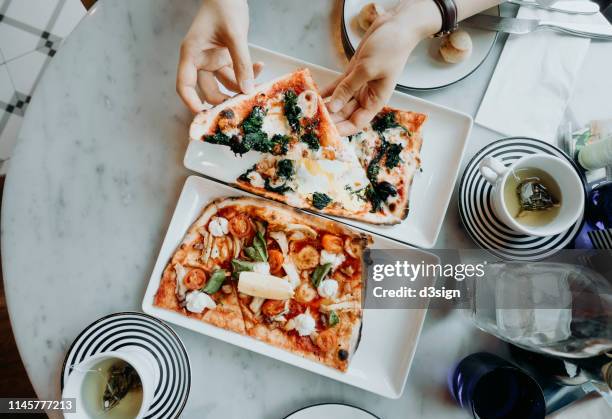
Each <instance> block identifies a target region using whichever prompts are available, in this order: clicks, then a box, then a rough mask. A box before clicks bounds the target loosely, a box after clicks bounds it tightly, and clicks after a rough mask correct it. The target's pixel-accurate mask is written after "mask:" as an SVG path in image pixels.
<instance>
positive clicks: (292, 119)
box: [283, 90, 302, 134]
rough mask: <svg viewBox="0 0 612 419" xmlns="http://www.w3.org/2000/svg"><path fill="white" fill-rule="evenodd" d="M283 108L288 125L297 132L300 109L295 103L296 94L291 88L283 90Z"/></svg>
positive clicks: (298, 130) (298, 129)
mask: <svg viewBox="0 0 612 419" xmlns="http://www.w3.org/2000/svg"><path fill="white" fill-rule="evenodd" d="M283 110H284V111H285V117H286V118H287V122H289V126H290V127H291V130H292V131H293V132H295V133H297V134H299V132H300V119H299V117H300V113H302V110H301V109H300V107H299V106H298V104H297V95H296V94H295V92H294V91H293V90H287V91H286V92H285V103H284V105H283Z"/></svg>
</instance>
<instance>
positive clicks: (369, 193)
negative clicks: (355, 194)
mask: <svg viewBox="0 0 612 419" xmlns="http://www.w3.org/2000/svg"><path fill="white" fill-rule="evenodd" d="M364 195H365V197H366V199H367V200H368V201H370V203H371V204H372V209H371V210H370V212H378V211H380V209H381V208H382V203H383V201H382V200H381V199H380V196H378V194H377V193H376V190H375V189H374V186H372V185H368V186H367V187H366V189H365V193H364Z"/></svg>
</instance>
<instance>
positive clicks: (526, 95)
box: [476, 7, 602, 143]
mask: <svg viewBox="0 0 612 419" xmlns="http://www.w3.org/2000/svg"><path fill="white" fill-rule="evenodd" d="M517 17H519V18H526V19H546V20H553V21H574V22H601V21H600V20H599V19H600V18H602V17H601V15H599V14H598V15H595V16H582V15H568V14H565V13H555V12H549V11H546V10H539V9H534V8H529V7H521V8H520V9H519V12H518V15H517ZM589 44H590V40H589V39H587V38H579V37H574V36H567V35H560V34H557V33H554V32H550V31H539V32H535V33H530V34H526V35H510V36H509V37H508V40H507V41H506V45H505V46H504V50H503V51H502V54H501V56H500V58H499V61H498V63H497V67H496V69H495V72H494V74H493V77H492V78H491V81H490V83H489V87H488V88H487V91H486V93H485V96H484V99H483V100H482V103H481V104H480V109H479V110H478V114H477V115H476V123H478V124H480V125H482V126H485V127H487V128H490V129H492V130H494V131H497V132H500V133H502V134H504V135H507V136H515V135H521V136H527V137H535V138H539V139H541V140H544V141H548V142H550V143H555V142H556V137H557V128H558V126H559V124H560V122H561V120H562V118H563V115H564V112H565V108H566V106H567V104H568V101H569V100H570V97H571V95H572V91H573V88H574V83H575V81H576V78H577V75H578V73H579V71H580V69H581V67H582V63H583V60H584V57H585V56H586V53H587V51H588V49H589Z"/></svg>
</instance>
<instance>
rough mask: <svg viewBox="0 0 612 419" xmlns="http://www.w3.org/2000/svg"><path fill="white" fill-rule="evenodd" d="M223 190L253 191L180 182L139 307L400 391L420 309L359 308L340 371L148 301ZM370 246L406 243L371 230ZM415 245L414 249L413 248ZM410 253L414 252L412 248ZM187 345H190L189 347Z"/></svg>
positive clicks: (341, 377) (356, 382) (355, 381)
mask: <svg viewBox="0 0 612 419" xmlns="http://www.w3.org/2000/svg"><path fill="white" fill-rule="evenodd" d="M228 196H253V195H251V194H249V193H247V192H243V191H239V190H236V189H234V188H231V187H229V186H226V185H222V184H220V183H218V182H214V181H211V180H208V179H204V178H201V177H198V176H190V177H189V178H187V181H186V182H185V186H184V187H183V191H182V192H181V196H180V197H179V200H178V202H177V204H176V209H175V210H174V214H173V216H172V220H171V221H170V226H169V227H168V231H167V232H166V237H165V238H164V242H163V244H162V247H161V250H160V252H159V256H158V257H157V262H156V263H155V267H154V268H153V273H152V274H151V278H150V280H149V284H148V285H147V290H146V292H145V296H144V299H143V301H142V310H143V311H144V312H145V313H147V314H150V315H152V316H154V317H157V318H158V319H161V320H165V321H167V322H170V323H174V324H177V325H179V326H182V327H185V328H187V329H190V330H193V331H196V332H198V333H202V334H204V335H208V336H212V337H214V338H216V339H220V340H223V341H225V342H229V343H231V344H234V345H237V346H240V347H242V348H245V349H248V350H251V351H254V352H258V353H260V354H263V355H266V356H269V357H271V358H274V359H277V360H279V361H283V362H286V363H289V364H292V365H295V366H297V367H300V368H304V369H306V370H309V371H312V372H314V373H317V374H321V375H324V376H326V377H330V378H333V379H335V380H338V381H341V382H343V383H347V384H351V385H353V386H356V387H359V388H362V389H364V390H368V391H371V392H373V393H377V394H380V395H381V396H385V397H389V398H398V397H400V396H401V394H402V391H403V389H404V384H405V382H406V377H407V376H408V370H409V369H410V364H411V363H412V358H413V356H414V352H415V350H416V345H417V341H418V338H419V334H420V333H421V328H422V326H423V320H424V319H425V314H426V312H427V310H426V309H410V310H397V309H394V310H382V309H371V310H368V309H366V310H364V311H363V326H362V330H361V341H360V343H359V347H358V348H357V351H356V352H355V355H354V357H353V359H352V360H351V364H350V366H349V368H348V370H347V371H346V372H344V373H343V372H340V371H337V370H335V369H333V368H330V367H327V366H325V365H322V364H319V363H317V362H315V361H312V360H309V359H306V358H302V357H300V356H298V355H295V354H292V353H290V352H287V351H284V350H282V349H279V348H276V347H274V346H271V345H268V344H266V343H264V342H261V341H258V340H256V339H253V338H251V337H248V336H244V335H239V334H237V333H234V332H230V331H228V330H225V329H220V328H217V327H215V326H212V325H210V324H207V323H203V322H201V321H199V320H197V319H192V318H189V317H185V316H183V315H181V314H179V313H176V312H174V311H170V310H165V309H162V308H159V307H155V306H154V305H153V299H154V297H155V293H156V292H157V288H158V287H159V281H160V279H161V276H162V272H163V270H164V268H165V266H166V264H167V263H168V261H169V260H170V258H171V257H172V254H173V253H174V251H175V249H176V248H177V246H178V245H179V244H180V243H181V240H182V239H183V236H184V235H185V233H186V232H187V229H188V228H189V226H191V224H192V223H193V222H194V221H195V220H196V218H197V217H198V216H199V215H200V213H201V211H202V209H203V208H204V206H206V205H207V204H208V203H209V202H210V201H212V200H214V199H216V198H221V197H228ZM373 237H374V243H373V245H372V246H371V248H372V249H376V248H378V249H406V248H407V247H406V246H404V245H401V244H399V243H397V242H394V241H392V240H388V239H385V238H384V237H380V236H376V235H373ZM415 251H416V250H415ZM418 252H419V253H420V256H418V255H417V256H415V257H418V259H419V261H421V260H423V261H425V263H436V262H437V258H436V257H435V256H434V255H430V254H428V253H426V252H421V251H418ZM413 255H414V253H413ZM191 349H192V350H193V349H195V348H191Z"/></svg>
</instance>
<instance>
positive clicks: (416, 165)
mask: <svg viewBox="0 0 612 419" xmlns="http://www.w3.org/2000/svg"><path fill="white" fill-rule="evenodd" d="M426 119H427V116H426V115H424V114H421V113H416V112H409V111H402V110H399V109H394V108H390V107H385V108H383V109H382V110H381V111H380V112H379V113H378V114H377V115H376V117H375V118H374V119H373V120H372V122H371V123H370V124H369V125H368V126H367V127H366V128H364V130H363V131H361V132H360V133H358V134H355V135H352V136H350V137H348V138H345V139H344V140H345V142H347V143H348V144H350V145H351V146H353V147H354V150H355V153H356V155H357V157H358V159H359V162H360V163H361V166H362V167H363V168H364V169H365V172H366V175H367V177H368V180H369V181H370V183H371V189H370V193H369V194H368V196H369V198H370V200H371V202H372V205H373V207H374V208H379V207H383V208H385V210H384V212H385V213H387V214H389V215H392V216H394V217H395V218H397V219H399V220H403V219H405V218H406V216H407V215H408V210H409V198H410V187H411V186H412V181H413V179H414V176H415V174H416V172H417V171H418V170H420V167H421V159H420V151H421V145H422V143H423V139H422V136H421V127H422V125H423V123H424V122H425V121H426Z"/></svg>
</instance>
